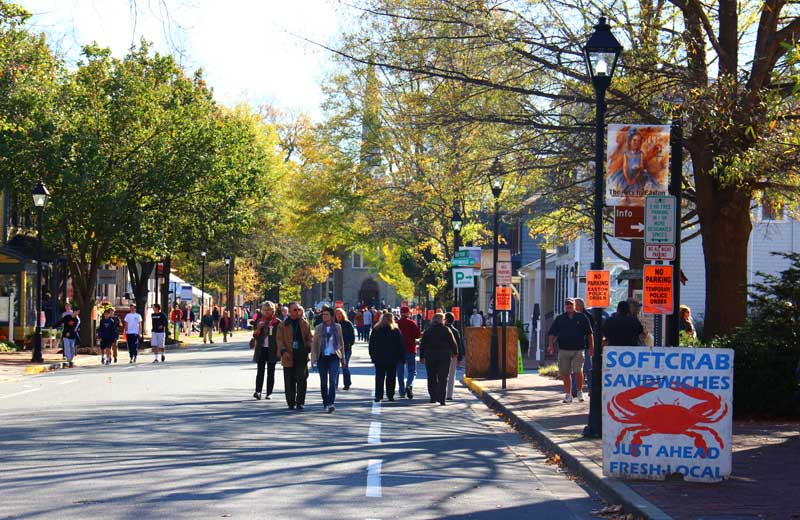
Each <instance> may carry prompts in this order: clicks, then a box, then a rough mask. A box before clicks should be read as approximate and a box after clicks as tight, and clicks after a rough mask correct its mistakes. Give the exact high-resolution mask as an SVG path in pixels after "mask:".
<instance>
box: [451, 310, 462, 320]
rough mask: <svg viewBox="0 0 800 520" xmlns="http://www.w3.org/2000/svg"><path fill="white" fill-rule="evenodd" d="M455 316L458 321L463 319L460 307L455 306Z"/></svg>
mask: <svg viewBox="0 0 800 520" xmlns="http://www.w3.org/2000/svg"><path fill="white" fill-rule="evenodd" d="M452 312H453V317H454V318H455V319H456V321H461V309H460V308H458V307H453V311H452Z"/></svg>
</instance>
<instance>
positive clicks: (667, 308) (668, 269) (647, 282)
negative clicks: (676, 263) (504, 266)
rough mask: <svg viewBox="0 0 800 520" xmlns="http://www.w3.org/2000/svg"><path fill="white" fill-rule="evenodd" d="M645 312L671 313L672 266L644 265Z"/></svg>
mask: <svg viewBox="0 0 800 520" xmlns="http://www.w3.org/2000/svg"><path fill="white" fill-rule="evenodd" d="M643 298H644V301H643V302H642V304H643V307H644V308H643V309H642V311H643V312H644V313H645V314H672V266H671V265H645V266H644V297H643Z"/></svg>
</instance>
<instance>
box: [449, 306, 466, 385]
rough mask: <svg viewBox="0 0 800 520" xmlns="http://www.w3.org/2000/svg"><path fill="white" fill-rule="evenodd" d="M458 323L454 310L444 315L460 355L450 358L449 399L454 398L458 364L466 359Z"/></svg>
mask: <svg viewBox="0 0 800 520" xmlns="http://www.w3.org/2000/svg"><path fill="white" fill-rule="evenodd" d="M455 323H456V315H455V314H453V313H452V312H448V313H446V314H445V315H444V324H445V325H447V328H448V329H450V332H452V333H453V337H454V338H455V339H456V345H458V356H456V357H454V358H453V357H451V358H450V372H448V374H447V400H448V401H452V400H453V387H454V386H455V383H456V371H458V365H459V364H461V360H463V359H464V353H465V350H464V340H463V339H462V338H461V332H460V331H459V330H458V327H456V325H455Z"/></svg>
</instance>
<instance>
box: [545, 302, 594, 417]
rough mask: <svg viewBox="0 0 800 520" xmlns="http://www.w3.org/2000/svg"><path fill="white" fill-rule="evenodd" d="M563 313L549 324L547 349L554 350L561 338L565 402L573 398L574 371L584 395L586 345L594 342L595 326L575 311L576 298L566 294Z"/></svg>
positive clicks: (580, 392) (560, 363) (579, 388)
mask: <svg viewBox="0 0 800 520" xmlns="http://www.w3.org/2000/svg"><path fill="white" fill-rule="evenodd" d="M564 310H565V312H564V313H563V314H559V315H558V316H557V317H556V319H555V320H553V324H552V325H551V326H550V330H549V331H548V335H549V337H550V346H549V348H548V352H549V353H550V354H552V353H554V352H555V343H556V340H557V341H558V373H559V374H560V375H561V378H562V380H563V382H564V392H565V395H564V401H563V402H564V403H571V402H572V392H571V387H572V374H573V373H574V374H575V376H576V378H577V379H578V401H584V397H583V390H582V389H583V373H582V370H583V347H584V345H586V342H587V341H588V342H589V344H593V343H592V326H591V325H590V324H589V320H588V319H586V316H584V315H583V314H582V313H579V312H575V300H573V299H572V298H567V301H566V302H564Z"/></svg>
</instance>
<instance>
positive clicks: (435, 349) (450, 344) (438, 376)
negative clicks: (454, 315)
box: [419, 313, 458, 406]
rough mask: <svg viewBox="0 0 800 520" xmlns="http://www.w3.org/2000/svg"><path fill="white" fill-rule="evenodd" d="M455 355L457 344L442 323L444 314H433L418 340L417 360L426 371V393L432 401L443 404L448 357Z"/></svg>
mask: <svg viewBox="0 0 800 520" xmlns="http://www.w3.org/2000/svg"><path fill="white" fill-rule="evenodd" d="M457 356H458V345H457V344H456V339H455V337H454V336H453V333H452V332H451V331H450V329H449V328H448V327H447V326H446V325H445V324H444V314H442V313H436V314H434V315H433V320H432V321H431V326H430V327H428V329H427V330H426V331H425V333H424V334H422V338H421V339H420V340H419V360H420V361H424V363H425V370H426V371H427V372H428V394H429V395H430V396H431V402H432V403H434V402H438V403H439V404H440V405H443V406H444V404H445V403H444V401H445V397H446V395H445V394H446V392H447V375H448V374H449V373H450V358H455V357H457Z"/></svg>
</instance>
